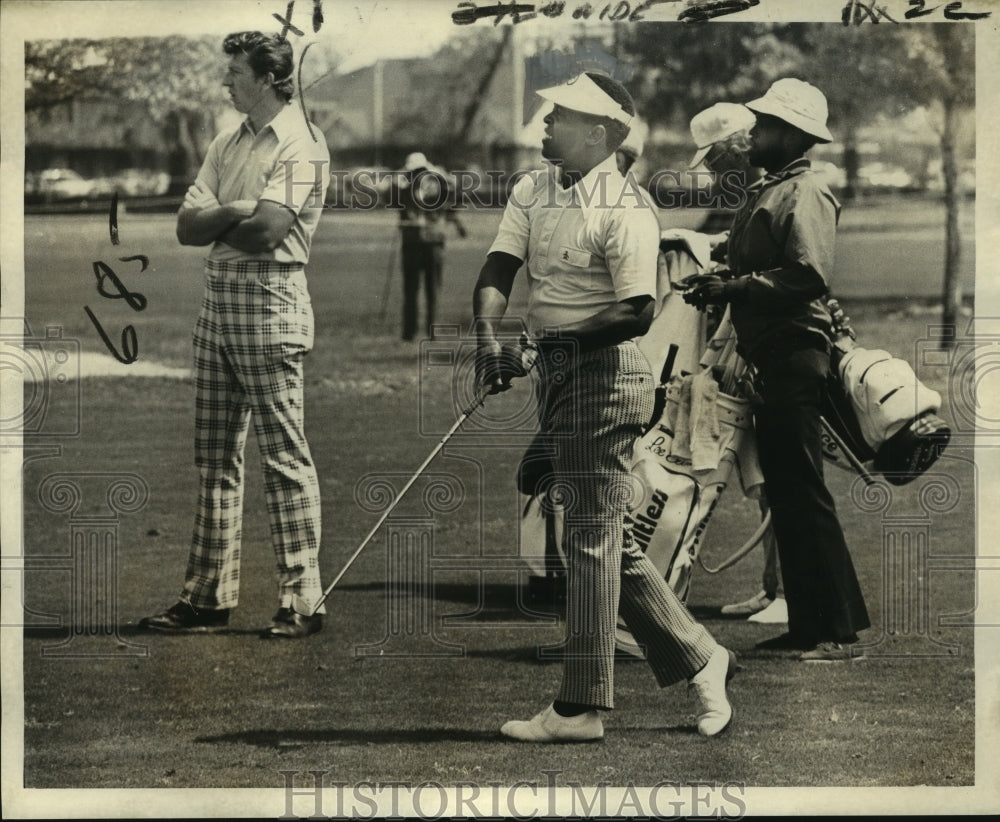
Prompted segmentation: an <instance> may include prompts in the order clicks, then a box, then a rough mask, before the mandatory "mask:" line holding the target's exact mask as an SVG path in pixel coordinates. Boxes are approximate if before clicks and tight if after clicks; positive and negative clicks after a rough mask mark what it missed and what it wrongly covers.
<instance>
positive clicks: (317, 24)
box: [313, 0, 323, 34]
mask: <svg viewBox="0 0 1000 822" xmlns="http://www.w3.org/2000/svg"><path fill="white" fill-rule="evenodd" d="M321 28H323V0H313V34H319V30H320V29H321Z"/></svg>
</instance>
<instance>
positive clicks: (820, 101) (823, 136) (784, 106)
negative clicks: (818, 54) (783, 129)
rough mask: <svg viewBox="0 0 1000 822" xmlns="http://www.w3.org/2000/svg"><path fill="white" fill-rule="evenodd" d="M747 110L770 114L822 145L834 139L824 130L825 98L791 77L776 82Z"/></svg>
mask: <svg viewBox="0 0 1000 822" xmlns="http://www.w3.org/2000/svg"><path fill="white" fill-rule="evenodd" d="M747 108H748V109H750V110H751V111H756V112H758V113H759V114H770V115H771V116H772V117H777V118H778V119H779V120H784V121H785V122H786V123H788V124H790V125H793V126H795V127H796V128H798V129H801V130H802V131H804V132H805V133H806V134H810V135H812V136H813V137H815V138H816V139H817V140H819V141H820V142H822V143H829V142H831V141H832V140H833V135H832V134H830V130H829V129H828V128H827V127H826V117H827V113H828V112H827V106H826V96H825V95H824V94H823V92H822V91H820V90H819V89H818V88H816V86H813V85H810V84H809V83H807V82H805V81H804V80H796V79H795V78H794V77H786V78H785V79H783V80H775V81H774V82H773V83H772V84H771V88H769V89H768V90H767V93H766V94H765V95H764V96H763V97H758V98H757V99H756V100H751V101H750V102H749V103H747Z"/></svg>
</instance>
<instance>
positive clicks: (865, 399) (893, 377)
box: [824, 338, 951, 485]
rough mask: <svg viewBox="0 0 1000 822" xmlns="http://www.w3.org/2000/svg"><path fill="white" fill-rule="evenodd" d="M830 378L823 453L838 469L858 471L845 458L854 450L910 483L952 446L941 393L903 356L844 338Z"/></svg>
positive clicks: (890, 476) (889, 478)
mask: <svg viewBox="0 0 1000 822" xmlns="http://www.w3.org/2000/svg"><path fill="white" fill-rule="evenodd" d="M827 382H828V385H827V398H828V403H827V407H826V408H825V409H824V418H825V419H826V420H827V422H828V428H827V430H826V431H825V436H824V456H826V457H827V458H828V459H829V460H830V461H831V462H833V463H834V464H836V465H838V466H839V467H841V468H848V469H850V468H852V467H853V468H854V469H857V465H853V466H852V465H851V464H850V462H851V461H850V459H849V458H848V459H845V457H849V455H846V454H845V453H844V452H845V450H849V451H850V452H852V453H853V457H854V460H855V461H856V462H858V463H860V464H861V465H862V466H863V467H864V468H865V469H866V470H871V471H875V472H877V473H880V474H882V476H883V477H885V480H886V482H889V483H892V484H893V485H905V484H906V483H908V482H912V481H913V480H914V479H916V478H917V477H919V476H920V475H921V474H922V473H924V472H925V471H926V470H927V469H928V468H929V467H930V466H931V465H933V464H934V462H935V461H937V459H938V457H940V456H941V453H942V452H943V451H944V449H945V448H946V447H947V445H948V442H949V440H950V439H951V429H950V428H949V426H948V424H947V423H946V422H945V421H944V420H942V419H941V418H940V417H939V416H937V413H936V412H937V411H938V410H939V409H940V407H941V395H940V394H938V392H937V391H933V390H931V389H930V388H928V387H927V386H925V385H924V384H923V383H922V382H920V380H918V379H917V376H916V374H914V373H913V369H912V368H911V367H910V365H909V364H908V363H906V362H904V361H903V360H900V359H897V358H895V357H893V356H892V355H890V354H889V353H888V352H886V351H881V350H877V349H876V350H869V349H866V348H861V347H859V346H856V345H853V344H852V341H851V340H850V338H843V339H842V340H840V341H838V344H837V345H836V346H835V347H834V353H833V357H832V358H831V369H830V376H829V378H828V381H827ZM838 438H839V439H840V440H841V442H839V443H838V442H836V440H837V439H838ZM845 463H846V464H845Z"/></svg>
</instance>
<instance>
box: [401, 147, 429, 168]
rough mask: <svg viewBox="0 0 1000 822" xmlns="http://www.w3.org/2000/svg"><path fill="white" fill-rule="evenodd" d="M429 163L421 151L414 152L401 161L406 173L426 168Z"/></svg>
mask: <svg viewBox="0 0 1000 822" xmlns="http://www.w3.org/2000/svg"><path fill="white" fill-rule="evenodd" d="M428 165H429V163H428V162H427V157H425V156H424V153H423V152H422V151H414V152H412V153H411V154H408V155H407V156H406V160H404V161H403V168H404V169H406V170H407V171H416V170H417V169H418V168H427V166H428Z"/></svg>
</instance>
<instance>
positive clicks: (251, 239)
mask: <svg viewBox="0 0 1000 822" xmlns="http://www.w3.org/2000/svg"><path fill="white" fill-rule="evenodd" d="M294 221H295V214H294V212H292V210H291V209H289V208H286V207H285V206H283V205H281V204H280V203H276V202H274V201H273V200H234V201H232V202H229V203H224V204H223V203H220V202H219V201H218V200H217V199H216V197H215V195H214V194H213V193H212V192H211V191H209V190H208V189H207V188H206V187H204V186H203V185H201V184H199V183H195V184H194V185H193V186H191V188H189V189H188V192H187V195H186V196H185V197H184V204H183V205H182V206H181V209H180V211H179V212H177V239H178V240H179V241H180V243H181V245H194V246H203V245H209V244H211V243H214V242H215V241H216V240H221V241H222V242H224V243H226V244H228V245H231V246H233V248H238V249H239V250H240V251H246V252H248V253H250V254H259V253H261V252H265V251H273V250H274V249H275V248H277V247H278V246H279V245H281V241H282V240H284V239H285V237H286V236H287V235H288V232H289V231H290V230H291V227H292V223H293V222H294Z"/></svg>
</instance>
